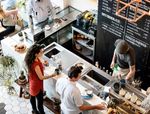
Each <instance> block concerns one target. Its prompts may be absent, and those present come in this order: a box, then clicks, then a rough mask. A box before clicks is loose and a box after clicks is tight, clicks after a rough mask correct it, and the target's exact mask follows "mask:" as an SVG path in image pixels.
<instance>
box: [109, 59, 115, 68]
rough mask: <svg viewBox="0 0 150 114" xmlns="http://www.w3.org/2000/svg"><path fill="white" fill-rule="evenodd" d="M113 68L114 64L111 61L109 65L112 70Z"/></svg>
mask: <svg viewBox="0 0 150 114" xmlns="http://www.w3.org/2000/svg"><path fill="white" fill-rule="evenodd" d="M114 67H115V63H114V62H113V61H112V62H111V64H110V68H111V69H113V68H114Z"/></svg>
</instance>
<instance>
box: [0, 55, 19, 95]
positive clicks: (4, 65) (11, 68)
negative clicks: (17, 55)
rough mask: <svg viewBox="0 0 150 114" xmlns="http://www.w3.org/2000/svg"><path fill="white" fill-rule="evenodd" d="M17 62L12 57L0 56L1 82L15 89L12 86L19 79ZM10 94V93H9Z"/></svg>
mask: <svg viewBox="0 0 150 114" xmlns="http://www.w3.org/2000/svg"><path fill="white" fill-rule="evenodd" d="M17 67H18V65H17V62H16V60H15V59H14V58H12V57H10V56H0V81H1V84H2V85H4V86H7V87H8V90H9V89H10V88H13V86H12V84H13V82H14V80H15V79H16V78H17V70H18V68H17ZM8 92H9V91H8Z"/></svg>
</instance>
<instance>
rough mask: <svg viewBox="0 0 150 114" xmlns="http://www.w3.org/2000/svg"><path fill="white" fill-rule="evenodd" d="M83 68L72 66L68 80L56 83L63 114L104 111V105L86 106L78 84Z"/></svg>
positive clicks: (63, 79)
mask: <svg viewBox="0 0 150 114" xmlns="http://www.w3.org/2000/svg"><path fill="white" fill-rule="evenodd" d="M80 76H81V67H79V66H72V67H71V68H70V70H69V72H68V78H60V79H58V81H57V82H56V91H57V92H58V94H59V95H60V98H61V110H62V114H81V113H82V111H84V110H93V109H98V110H104V109H105V108H106V107H105V105H104V104H97V105H84V104H83V100H82V97H81V93H80V90H79V88H78V87H77V86H76V82H77V81H78V80H79V79H80Z"/></svg>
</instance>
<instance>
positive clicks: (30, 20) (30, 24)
mask: <svg viewBox="0 0 150 114" xmlns="http://www.w3.org/2000/svg"><path fill="white" fill-rule="evenodd" d="M29 28H30V32H31V33H34V25H33V18H32V16H31V15H30V16H29Z"/></svg>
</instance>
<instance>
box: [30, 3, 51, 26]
mask: <svg viewBox="0 0 150 114" xmlns="http://www.w3.org/2000/svg"><path fill="white" fill-rule="evenodd" d="M27 9H28V15H29V25H31V24H33V25H37V26H40V27H42V28H43V27H44V26H45V25H46V24H48V17H49V16H53V6H52V3H51V1H50V0H29V1H28V3H27ZM32 22H33V23H32Z"/></svg>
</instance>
